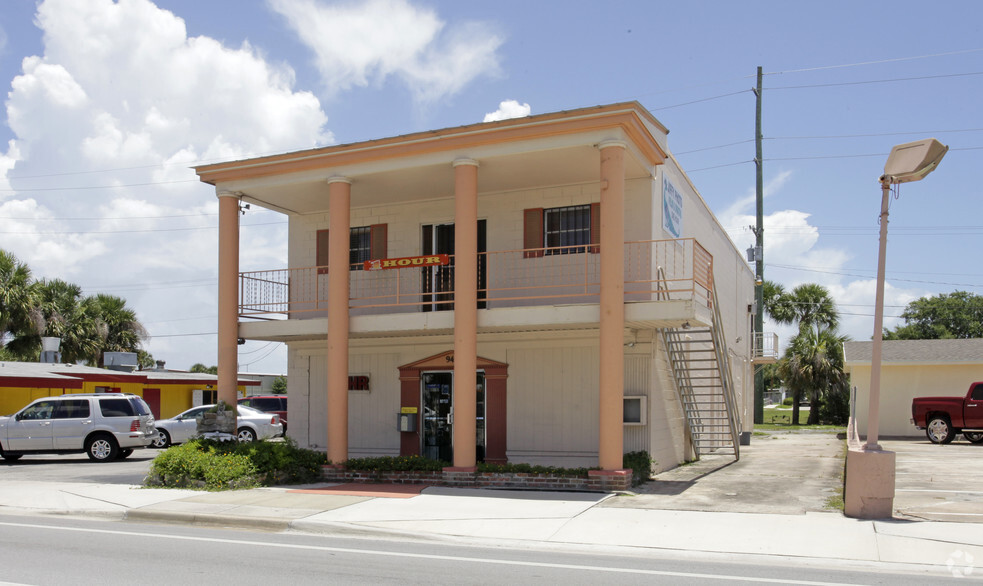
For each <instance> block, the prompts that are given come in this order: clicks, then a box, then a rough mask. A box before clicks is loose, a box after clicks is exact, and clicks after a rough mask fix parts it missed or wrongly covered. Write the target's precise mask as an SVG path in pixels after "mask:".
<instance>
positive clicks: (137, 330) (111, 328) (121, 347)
mask: <svg viewBox="0 0 983 586" xmlns="http://www.w3.org/2000/svg"><path fill="white" fill-rule="evenodd" d="M89 299H92V300H93V301H92V303H93V304H94V305H95V310H96V312H97V314H96V315H97V317H96V327H97V328H98V331H99V335H100V338H101V345H100V348H99V354H98V356H97V357H96V361H97V363H98V364H99V366H102V365H103V355H104V354H105V353H106V352H138V351H139V350H140V345H141V343H142V342H143V341H144V340H147V339H149V338H150V335H149V334H148V333H147V329H146V328H144V327H143V324H141V323H140V322H139V320H137V314H136V312H135V311H133V310H132V309H130V308H128V307H127V306H126V300H125V299H123V298H121V297H116V296H113V295H106V294H104V293H99V294H97V295H96V296H95V297H90V298H89Z"/></svg>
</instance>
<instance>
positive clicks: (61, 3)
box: [0, 0, 334, 368]
mask: <svg viewBox="0 0 983 586" xmlns="http://www.w3.org/2000/svg"><path fill="white" fill-rule="evenodd" d="M36 22H37V24H38V26H39V27H40V28H41V30H42V32H43V54H41V55H34V56H28V57H26V58H24V59H23V61H22V71H21V74H20V75H18V76H17V77H16V78H15V79H14V80H13V81H12V83H11V87H10V91H9V93H8V94H7V100H6V102H5V106H6V109H7V119H8V124H9V126H10V128H11V130H12V132H13V135H14V139H13V140H12V141H11V142H10V144H9V146H8V149H7V152H6V153H5V154H4V153H0V189H6V191H0V248H3V249H5V250H8V251H10V252H13V253H14V254H15V255H16V256H17V257H18V258H19V259H20V260H21V261H23V262H26V263H27V264H28V265H29V266H30V267H31V269H32V270H33V271H34V273H35V275H36V276H37V277H39V278H56V277H57V278H62V279H66V280H70V281H73V282H76V283H78V284H79V285H82V286H83V287H86V288H87V290H86V292H87V293H94V292H107V293H111V294H115V295H120V296H123V297H125V298H126V299H127V302H128V303H129V304H130V305H131V306H133V307H134V308H135V309H136V310H137V313H138V315H139V317H140V319H141V320H142V321H145V322H147V323H148V324H156V325H151V333H152V334H156V335H160V336H167V335H169V334H172V333H179V332H181V333H184V332H188V333H194V332H214V331H215V327H216V326H215V318H214V315H215V303H216V302H215V288H214V280H215V274H216V264H217V261H216V259H217V250H216V248H217V231H216V230H215V226H216V224H217V221H216V218H215V211H216V207H217V205H216V198H215V193H214V189H213V188H211V187H210V186H207V185H203V184H201V183H200V182H198V181H197V178H196V177H195V175H194V172H193V171H192V170H191V169H189V167H190V166H191V165H193V164H196V163H199V162H211V161H215V160H227V159H229V158H233V157H245V156H249V155H256V154H266V153H270V152H281V151H287V150H296V149H300V148H311V147H314V146H319V145H323V144H328V143H331V142H333V140H334V139H333V137H332V135H331V133H330V132H329V131H328V130H327V129H326V123H327V116H326V115H325V114H324V112H323V111H322V109H321V105H320V103H319V101H318V99H317V98H316V97H315V96H314V94H312V93H311V92H307V91H297V90H295V89H294V88H293V84H294V72H293V70H292V69H290V68H289V67H287V66H285V65H282V64H271V63H269V62H267V61H266V60H265V59H264V58H263V56H262V54H261V53H260V52H259V51H256V50H254V49H253V48H252V47H251V46H250V45H249V44H243V45H242V46H240V47H227V46H224V45H223V44H221V43H220V42H218V41H216V40H214V39H211V38H207V37H188V36H187V31H186V28H185V25H184V21H183V20H182V19H180V18H178V17H177V16H175V15H174V14H172V13H170V12H168V11H165V10H161V9H159V8H158V7H157V6H155V5H154V4H153V3H152V2H151V1H150V0H117V1H110V0H45V1H44V2H42V3H40V4H39V6H38V9H37V15H36ZM257 218H258V216H257ZM263 220H264V221H266V222H274V221H283V218H282V216H279V215H277V214H272V213H270V214H269V215H268V217H267V218H263ZM278 229H279V227H278V226H273V227H269V228H253V229H249V230H251V232H249V234H250V236H255V241H256V242H262V245H263V257H262V261H263V262H265V263H266V264H265V265H264V266H262V267H255V268H276V267H279V266H283V265H285V263H286V237H285V235H284V234H283V233H282V232H279V233H278V232H277V230H278ZM188 316H196V317H199V318H200V319H198V321H186V320H182V319H181V318H186V317H188ZM150 351H151V352H152V353H155V354H156V353H159V352H166V353H172V352H173V354H171V355H161V356H158V357H159V358H161V359H164V360H167V361H168V365H169V366H172V367H177V368H180V367H187V366H190V365H191V364H192V363H194V362H207V363H214V361H215V358H214V354H215V338H214V336H211V337H209V336H204V337H190V338H184V337H178V338H166V337H162V338H159V339H157V340H155V341H153V342H152V343H151V347H150Z"/></svg>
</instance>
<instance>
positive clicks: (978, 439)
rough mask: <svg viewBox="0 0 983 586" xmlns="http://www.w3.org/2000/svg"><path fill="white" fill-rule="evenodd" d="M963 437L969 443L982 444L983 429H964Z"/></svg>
mask: <svg viewBox="0 0 983 586" xmlns="http://www.w3.org/2000/svg"><path fill="white" fill-rule="evenodd" d="M963 437H964V438H966V441H968V442H969V443H971V444H983V431H964V432H963Z"/></svg>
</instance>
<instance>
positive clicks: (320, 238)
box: [315, 230, 328, 275]
mask: <svg viewBox="0 0 983 586" xmlns="http://www.w3.org/2000/svg"><path fill="white" fill-rule="evenodd" d="M315 254H316V257H317V258H316V261H315V264H316V265H317V274H319V275H324V274H327V272H328V231H327V230H318V231H317V251H316V253H315Z"/></svg>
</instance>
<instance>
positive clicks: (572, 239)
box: [543, 205, 591, 254]
mask: <svg viewBox="0 0 983 586" xmlns="http://www.w3.org/2000/svg"><path fill="white" fill-rule="evenodd" d="M590 211H591V210H590V206H589V205H581V206H568V207H563V208H549V209H546V210H543V220H544V221H543V224H544V227H545V232H544V239H545V243H546V248H547V251H546V254H571V253H576V252H584V251H586V250H587V245H588V244H590Z"/></svg>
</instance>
